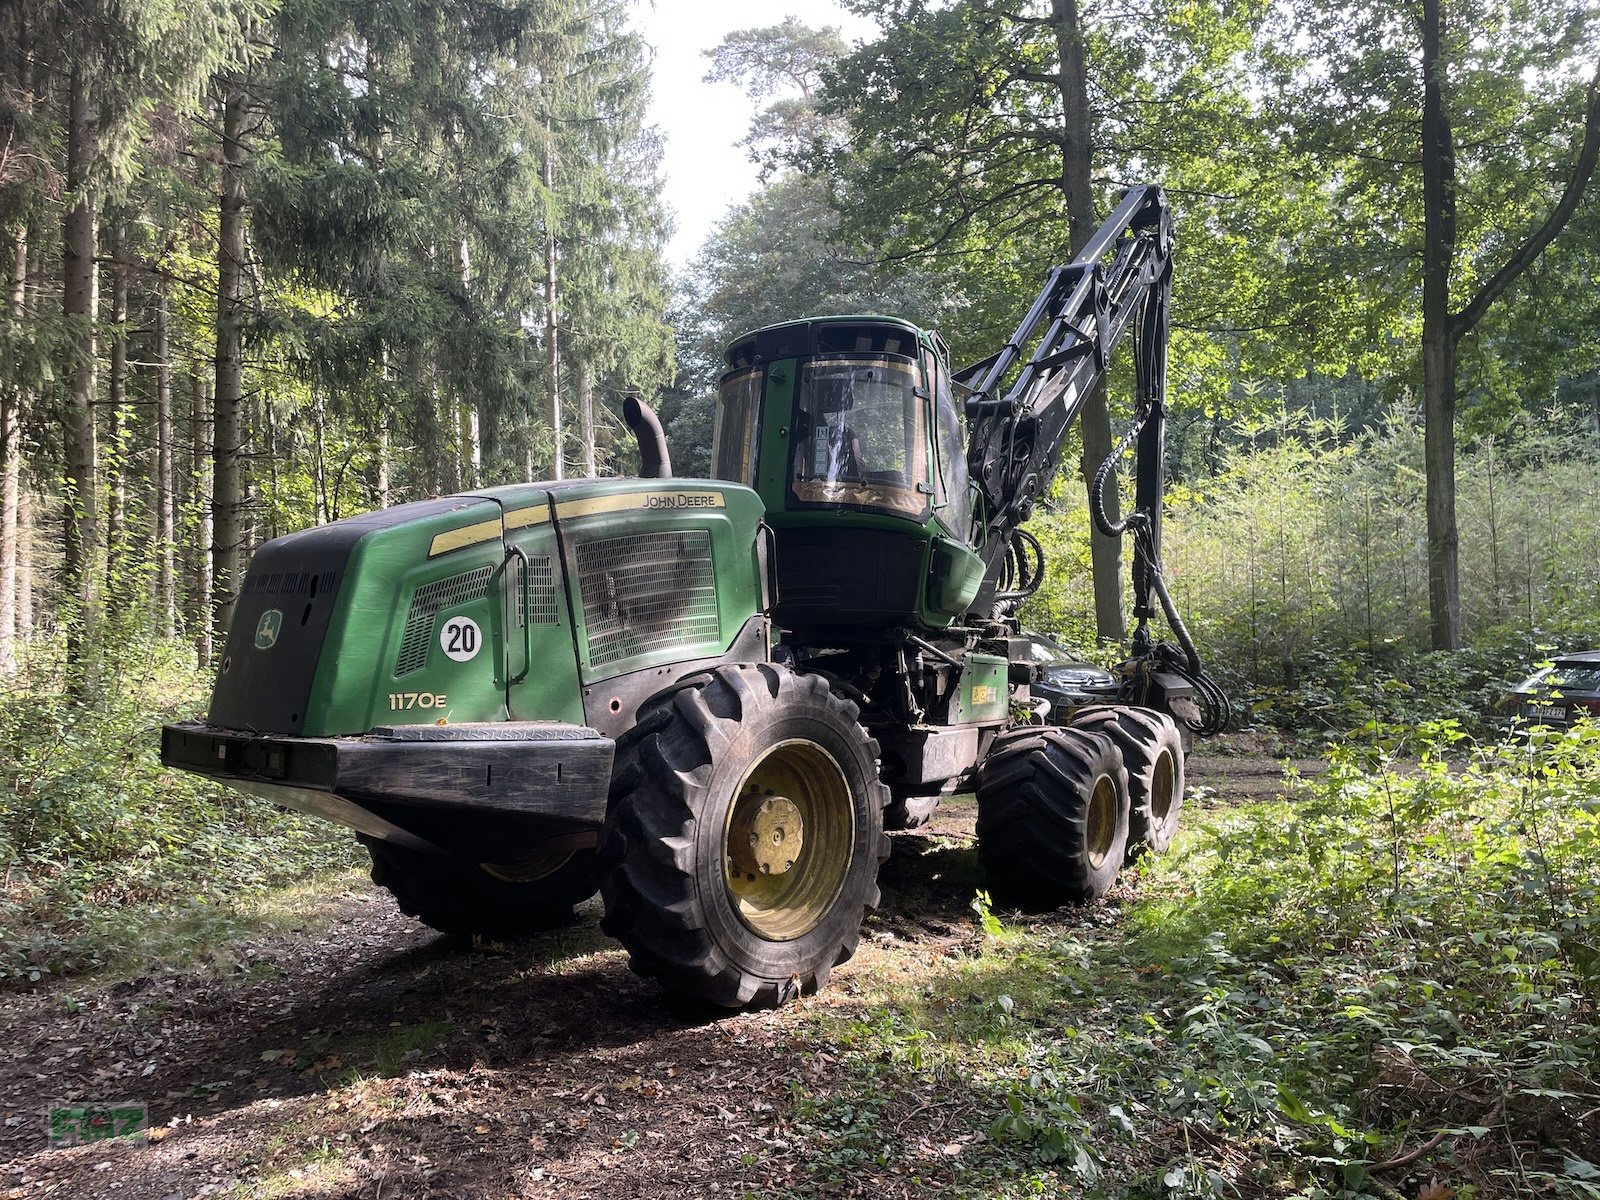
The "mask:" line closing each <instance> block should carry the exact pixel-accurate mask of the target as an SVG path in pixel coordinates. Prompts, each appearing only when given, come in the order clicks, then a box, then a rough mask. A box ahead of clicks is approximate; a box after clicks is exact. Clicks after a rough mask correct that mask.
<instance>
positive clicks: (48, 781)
mask: <svg viewBox="0 0 1600 1200" xmlns="http://www.w3.org/2000/svg"><path fill="white" fill-rule="evenodd" d="M186 654H187V650H186V648H184V647H181V646H178V645H176V644H174V643H169V642H157V643H153V644H151V645H149V646H141V647H135V648H134V649H133V650H130V651H128V652H126V653H121V654H119V655H118V656H117V657H116V658H115V660H114V661H113V660H110V659H108V661H107V665H106V667H105V671H104V672H103V673H102V677H101V678H100V681H99V687H98V690H97V691H96V693H95V694H94V695H93V696H92V697H87V698H85V697H75V696H72V695H70V694H68V693H66V692H64V691H62V689H61V687H60V678H61V670H62V668H61V663H60V659H59V647H54V646H52V645H50V644H48V643H38V644H36V645H35V646H34V647H33V648H32V650H31V654H30V658H29V660H28V662H27V664H26V668H25V670H24V671H23V672H22V673H21V674H20V675H19V676H17V677H15V678H13V679H8V680H4V681H0V877H3V881H4V883H3V888H0V988H7V987H10V988H18V987H22V988H26V987H30V986H35V985H39V984H43V983H45V982H47V981H50V980H53V979H62V978H94V977H99V976H103V975H105V974H107V973H116V972H123V971H128V970H137V969H139V968H140V966H141V965H143V964H162V963H168V962H172V961H178V960H183V959H195V958H200V959H204V958H205V957H207V956H214V955H219V954H220V955H226V953H227V951H226V949H225V947H226V944H227V943H228V942H229V941H230V940H232V939H234V938H236V937H238V936H240V935H241V934H242V933H245V932H249V931H253V930H260V929H270V928H271V927H272V925H273V923H274V921H275V920H276V919H277V916H278V915H279V914H278V911H277V910H278V908H279V907H280V906H282V905H284V904H294V903H305V902H306V901H305V897H304V896H297V894H296V892H295V891H294V889H297V888H299V887H300V886H301V885H302V884H305V883H306V882H307V881H312V880H320V879H325V878H326V877H327V876H328V875H329V874H330V873H334V874H337V873H339V872H343V871H347V870H349V869H351V868H352V867H354V866H355V865H356V864H357V859H358V855H359V851H358V850H357V848H356V847H355V845H354V842H353V840H352V839H351V838H350V837H349V836H348V835H347V834H345V833H344V832H343V831H342V830H339V829H337V828H335V827H333V826H331V825H328V824H327V823H325V822H321V821H317V820H315V819H314V818H310V817H303V816H300V815H299V814H294V813H286V812H283V811H281V810H279V809H276V808H274V807H273V806H272V805H270V804H267V803H264V802H262V801H258V800H253V799H244V798H241V797H239V796H237V795H236V794H232V793H229V792H228V791H226V790H225V789H223V788H220V787H218V786H216V785H214V784H212V783H210V782H209V781H206V780H203V779H200V778H198V777H195V776H192V775H186V774H183V773H181V772H176V771H167V770H165V769H163V768H162V766H161V764H160V762H159V746H160V727H161V725H162V723H163V722H164V721H169V720H178V719H182V718H185V717H190V716H193V715H194V714H195V713H197V712H199V711H201V710H202V709H203V708H204V695H205V689H206V687H207V684H208V682H209V681H208V679H207V678H206V677H205V676H203V675H202V674H201V673H199V672H197V671H195V670H194V668H193V667H192V666H190V665H189V664H188V662H187V661H186V658H185V656H186ZM286 887H287V888H289V889H291V890H290V892H288V893H287V894H286V895H284V896H281V897H279V898H277V899H272V898H271V897H273V895H274V893H277V892H279V891H280V889H284V888H286Z"/></svg>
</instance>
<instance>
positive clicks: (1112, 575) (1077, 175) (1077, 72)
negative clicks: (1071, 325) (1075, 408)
mask: <svg viewBox="0 0 1600 1200" xmlns="http://www.w3.org/2000/svg"><path fill="white" fill-rule="evenodd" d="M1050 17H1051V22H1052V24H1053V26H1054V29H1055V37H1056V54H1057V56H1058V58H1059V60H1060V63H1061V70H1060V74H1059V75H1058V76H1057V80H1058V86H1059V89H1060V93H1061V191H1062V193H1063V195H1064V196H1065V197H1066V202H1067V222H1068V231H1069V234H1070V236H1071V238H1072V253H1073V254H1074V255H1076V254H1077V253H1078V251H1079V250H1081V249H1083V247H1084V245H1085V244H1086V243H1087V242H1088V241H1089V239H1090V237H1092V236H1093V235H1094V231H1095V229H1096V227H1097V224H1098V222H1097V220H1096V216H1095V208H1094V185H1093V181H1092V175H1093V169H1094V145H1093V142H1092V140H1091V129H1090V122H1089V67H1088V61H1087V59H1086V57H1085V53H1084V43H1083V26H1082V23H1081V20H1080V17H1079V13H1078V0H1051V4H1050ZM1078 429H1079V430H1080V432H1081V434H1082V436H1083V459H1082V461H1081V463H1080V464H1079V470H1080V472H1081V473H1082V476H1083V485H1084V489H1085V491H1087V490H1088V488H1089V486H1090V485H1091V484H1092V483H1093V482H1094V477H1095V473H1096V472H1097V471H1098V470H1099V469H1100V464H1101V463H1103V462H1104V461H1105V460H1106V458H1107V456H1109V455H1110V453H1111V413H1110V410H1109V409H1108V407H1107V404H1106V384H1105V380H1104V378H1102V379H1100V380H1098V381H1097V382H1096V383H1095V385H1094V387H1092V388H1091V389H1090V390H1089V394H1088V396H1086V397H1085V398H1084V402H1083V408H1082V410H1081V411H1080V412H1079V414H1078ZM1105 508H1106V515H1107V516H1108V517H1109V518H1110V519H1111V520H1112V521H1116V520H1117V519H1118V518H1119V516H1120V512H1119V508H1120V506H1119V504H1118V498H1117V494H1116V489H1115V488H1108V489H1107V490H1106V495H1105ZM1089 559H1090V564H1091V567H1092V574H1093V578H1094V624H1095V633H1096V634H1097V635H1098V636H1099V638H1100V640H1101V641H1106V642H1120V641H1122V639H1123V637H1124V636H1126V634H1127V626H1126V625H1125V624H1124V621H1123V613H1122V540H1121V539H1120V538H1115V537H1106V536H1105V535H1104V534H1103V533H1101V532H1100V531H1099V529H1097V528H1095V527H1094V523H1093V522H1090V526H1089Z"/></svg>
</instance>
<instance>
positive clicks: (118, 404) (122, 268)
mask: <svg viewBox="0 0 1600 1200" xmlns="http://www.w3.org/2000/svg"><path fill="white" fill-rule="evenodd" d="M107 240H108V241H109V242H110V248H111V330H110V333H111V369H110V372H109V377H108V379H107V381H106V464H105V465H106V470H107V474H108V475H109V476H110V477H109V478H108V479H107V480H106V598H107V602H108V603H110V604H112V605H113V607H115V608H119V609H120V608H121V607H122V600H123V598H124V597H126V596H127V594H128V581H127V579H126V575H127V570H128V511H127V510H128V264H127V263H126V261H124V259H123V241H122V216H121V214H120V213H116V214H114V215H113V216H112V219H111V223H110V229H109V234H108V237H107ZM117 615H119V616H120V615H121V614H120V612H119V613H118V614H117Z"/></svg>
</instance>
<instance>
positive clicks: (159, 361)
mask: <svg viewBox="0 0 1600 1200" xmlns="http://www.w3.org/2000/svg"><path fill="white" fill-rule="evenodd" d="M152 308H153V309H154V313H153V321H154V324H153V328H152V336H151V357H152V358H154V359H155V373H156V421H155V424H156V463H155V467H156V469H155V479H154V480H153V481H152V482H153V483H154V485H155V487H154V490H155V494H156V503H155V528H154V533H155V541H156V613H157V616H158V624H159V626H160V629H161V633H162V635H163V636H164V637H171V636H172V635H173V634H174V633H175V632H176V631H177V625H178V597H177V564H176V562H175V561H174V558H173V555H174V553H175V544H174V539H175V538H176V536H177V534H176V530H175V525H176V516H177V512H176V508H177V506H176V503H175V501H174V499H173V494H172V331H171V327H170V325H169V323H168V319H167V289H166V285H165V284H164V283H159V282H158V283H157V284H156V289H155V295H154V296H153V297H152Z"/></svg>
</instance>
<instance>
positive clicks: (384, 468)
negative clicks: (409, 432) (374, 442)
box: [376, 411, 391, 508]
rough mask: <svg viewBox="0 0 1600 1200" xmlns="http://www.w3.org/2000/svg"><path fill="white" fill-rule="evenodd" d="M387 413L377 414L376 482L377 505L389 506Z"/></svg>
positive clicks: (389, 452)
mask: <svg viewBox="0 0 1600 1200" xmlns="http://www.w3.org/2000/svg"><path fill="white" fill-rule="evenodd" d="M390 454H391V451H390V448H389V414H388V412H387V411H385V412H381V413H379V414H378V448H377V458H378V461H377V483H376V491H377V494H378V497H377V498H378V507H379V508H388V507H389V456H390Z"/></svg>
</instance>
